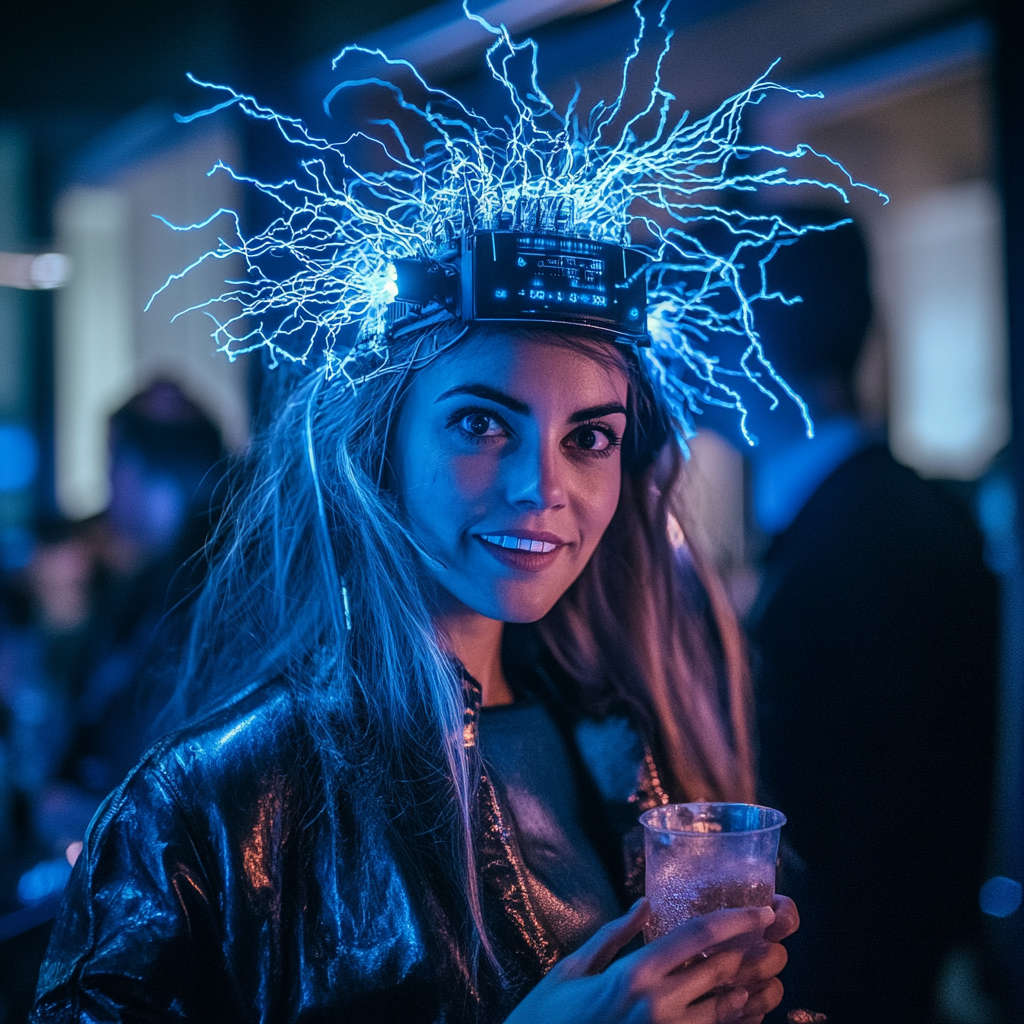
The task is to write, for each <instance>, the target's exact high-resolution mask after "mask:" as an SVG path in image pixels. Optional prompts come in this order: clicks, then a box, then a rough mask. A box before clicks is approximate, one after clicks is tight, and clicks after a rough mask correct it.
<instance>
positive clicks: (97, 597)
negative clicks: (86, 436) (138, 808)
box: [0, 380, 224, 1021]
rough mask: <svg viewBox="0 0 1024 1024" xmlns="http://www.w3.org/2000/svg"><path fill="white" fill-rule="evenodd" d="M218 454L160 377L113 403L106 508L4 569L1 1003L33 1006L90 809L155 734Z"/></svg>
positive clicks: (52, 525)
mask: <svg viewBox="0 0 1024 1024" xmlns="http://www.w3.org/2000/svg"><path fill="white" fill-rule="evenodd" d="M223 455H224V452H223V448H222V445H221V438H220V432H219V430H218V428H217V427H216V426H215V425H214V424H213V423H212V422H211V421H210V419H209V418H208V417H207V416H206V415H204V414H203V413H202V412H201V411H200V410H199V408H198V407H197V406H196V405H195V404H194V403H193V402H192V401H191V400H190V399H189V398H188V397H186V395H185V394H184V393H183V392H182V390H181V389H180V387H179V386H178V385H176V384H174V383H171V382H169V381H163V380H160V381H156V382H154V383H153V384H151V385H149V386H148V387H147V388H146V389H145V390H144V391H142V392H141V393H140V394H138V395H136V396H135V397H134V398H132V399H131V400H130V401H129V402H128V403H127V404H126V405H125V406H123V407H122V408H121V409H119V410H118V411H117V412H116V413H114V415H113V416H112V417H111V418H110V430H109V458H110V462H109V465H110V501H109V505H108V507H107V509H106V510H105V511H104V512H102V513H101V514H99V515H97V516H94V517H92V518H90V519H87V520H85V521H83V522H78V523H74V522H67V521H63V520H47V521H45V522H42V523H40V524H39V527H38V531H37V532H38V542H37V544H36V547H35V550H34V552H33V556H32V559H31V561H30V563H29V564H28V566H27V567H26V569H25V570H24V571H23V572H22V573H19V574H16V575H10V576H8V578H7V580H6V585H5V587H4V592H3V602H2V607H0V614H2V620H0V627H2V629H0V782H2V783H3V787H2V790H0V813H2V814H3V816H4V819H3V822H2V824H3V829H2V834H0V851H2V852H3V853H4V854H5V857H4V860H3V868H2V869H0V884H2V886H3V889H2V905H3V907H4V909H5V911H9V910H10V908H11V907H18V906H21V907H22V908H23V909H22V911H15V912H14V913H13V914H11V917H9V918H7V919H5V920H6V921H7V922H8V924H7V927H8V928H9V929H10V930H11V931H12V932H14V933H15V934H14V935H12V936H10V937H9V936H7V935H5V934H3V933H2V932H0V941H3V947H2V953H3V962H4V970H3V972H2V973H3V974H4V975H5V977H4V978H3V981H2V984H0V1011H4V1007H5V1005H6V1006H7V1007H8V1008H9V1009H8V1010H7V1011H5V1012H7V1013H8V1015H10V1014H15V1015H17V1014H21V1011H22V1009H24V1011H25V1013H27V1009H28V1006H29V1005H30V1003H31V999H32V995H33V992H34V987H35V974H36V972H37V971H38V966H39V962H40V960H41V958H42V954H43V952H44V950H45V945H46V933H45V929H44V928H43V927H42V924H43V923H45V921H46V920H47V919H48V917H49V916H51V915H52V913H53V911H54V910H55V909H56V901H57V899H58V898H59V896H60V893H61V891H62V890H63V886H64V883H65V881H66V879H67V876H68V874H69V873H70V870H71V866H72V864H73V862H74V859H75V856H76V854H77V851H78V849H80V844H81V840H82V838H83V837H84V835H85V829H86V827H87V825H88V823H89V821H90V819H91V818H92V816H93V814H94V813H95V811H96V809H97V807H98V806H99V804H100V802H101V801H102V799H103V798H104V797H105V796H106V794H107V793H108V792H109V791H110V790H111V789H112V788H113V787H114V786H115V785H117V783H118V782H119V781H120V780H121V779H122V778H123V777H124V776H125V774H127V772H128V771H129V769H130V768H131V767H132V765H133V764H134V763H135V761H136V760H137V759H138V757H139V756H140V754H141V753H142V751H143V750H144V749H145V747H146V746H147V745H148V743H149V742H150V741H151V739H152V738H153V730H154V727H155V723H156V720H157V716H158V713H159V711H160V708H161V707H162V705H163V703H164V700H165V696H166V695H165V693H164V692H163V689H162V683H163V680H164V679H165V678H166V677H167V676H169V675H170V674H172V672H173V664H174V658H175V656H176V649H177V641H178V637H179V636H180V635H181V627H182V626H183V624H184V619H185V617H186V615H187V608H188V604H189V598H190V595H191V594H192V592H193V591H194V589H195V588H196V587H197V586H198V584H199V583H200V582H201V580H202V575H203V570H204V567H205V562H204V561H203V559H202V557H201V554H200V553H201V549H202V547H203V544H204V543H205V540H206V535H207V532H208V531H209V528H210V526H211V508H215V507H216V501H215V494H214V492H215V484H216V481H217V480H218V479H219V475H218V473H217V471H216V467H217V466H218V464H219V463H220V462H221V460H222V458H223ZM19 913H21V914H22V917H21V918H19V917H18V914H19ZM22 1016H23V1014H22ZM6 1019H8V1017H5V1016H4V1015H3V1013H2V1012H0V1021H5V1020H6ZM9 1019H17V1018H16V1016H15V1017H9Z"/></svg>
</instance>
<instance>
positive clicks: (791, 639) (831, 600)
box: [748, 210, 999, 1022]
mask: <svg viewBox="0 0 1024 1024" xmlns="http://www.w3.org/2000/svg"><path fill="white" fill-rule="evenodd" d="M790 216H791V217H792V219H793V220H795V221H796V222H799V223H820V224H828V223H833V222H834V221H835V220H836V219H837V217H836V214H835V212H834V211H825V210H793V211H791V214H790ZM868 269H869V268H868V258H867V253H866V248H865V245H864V241H863V238H862V236H861V233H860V231H859V230H858V228H857V227H856V225H853V224H849V225H846V226H844V227H841V228H839V229H837V230H835V231H831V232H824V233H813V234H810V235H809V236H808V237H806V238H805V239H803V240H801V243H800V245H798V246H792V247H788V248H785V249H783V250H782V251H780V252H779V254H778V255H777V257H776V258H775V260H774V261H773V262H772V264H771V267H770V278H769V280H770V282H771V284H772V287H773V288H777V289H779V290H781V291H782V292H783V294H785V295H787V296H790V297H792V296H800V298H801V300H802V301H800V302H798V303H795V304H793V305H788V306H787V305H783V304H781V303H764V304H762V307H761V308H760V309H759V310H758V327H759V330H760V332H761V335H762V338H763V339H764V341H765V345H766V348H767V349H768V350H769V351H770V352H772V354H773V356H772V358H773V361H774V363H775V365H776V367H777V368H778V369H779V370H780V372H781V373H782V374H783V375H784V376H785V377H786V379H787V380H788V381H789V382H790V383H791V384H792V385H793V386H794V387H795V388H796V390H797V391H798V392H799V393H800V394H801V395H802V396H803V397H804V398H805V399H806V401H807V403H808V406H809V407H810V411H811V414H812V416H813V418H814V423H815V433H816V436H815V437H814V439H813V440H808V438H807V437H806V435H805V433H804V424H803V423H802V421H801V420H800V417H799V416H798V415H788V410H786V411H784V412H783V415H781V416H773V417H765V418H764V423H763V430H762V437H761V443H760V445H759V446H758V447H757V448H754V449H753V450H752V451H751V452H750V453H749V454H750V455H751V458H752V460H753V480H752V484H753V489H752V497H753V511H754V514H755V517H756V519H757V523H758V525H759V526H760V528H761V529H762V530H763V531H764V533H765V534H766V535H767V536H768V538H769V543H768V547H767V549H766V551H765V553H764V556H763V560H762V563H761V586H760V590H759V593H758V596H757V599H756V601H755V604H754V606H753V608H752V609H751V612H750V615H749V621H748V626H749V630H750V635H751V639H752V642H753V646H754V651H755V672H756V678H757V698H756V699H757V706H758V712H759V725H760V743H761V759H760V767H761V771H762V777H763V784H764V790H765V794H766V797H767V799H768V800H769V801H771V802H773V803H774V805H775V806H778V807H781V808H782V809H783V810H784V811H785V813H786V814H787V815H788V816H789V821H790V824H789V826H788V829H787V832H788V840H789V842H790V844H791V845H792V847H793V849H794V850H795V853H796V854H797V856H798V858H800V859H802V861H803V862H804V865H805V867H804V869H803V870H802V871H797V872H796V877H793V878H792V879H791V882H792V884H793V885H794V886H795V887H796V889H797V890H798V891H799V893H800V896H802V900H801V903H800V905H801V913H802V917H803V921H804V927H803V929H802V932H801V936H800V938H799V939H798V940H795V941H794V948H793V951H792V953H791V963H792V967H791V968H790V970H789V972H788V973H789V975H791V977H790V978H789V981H788V986H789V990H790V993H791V995H792V998H793V1000H794V1002H795V1004H796V1005H809V1006H812V1007H814V1008H816V1009H820V1010H823V1011H825V1012H826V1013H827V1014H828V1016H829V1020H830V1021H835V1022H842V1021H851V1022H857V1021H869V1020H873V1021H898V1020H908V1021H909V1020H914V1021H923V1020H926V1019H927V1020H931V1019H934V1018H933V1016H932V1015H931V1014H932V1008H933V1006H934V1001H935V996H936V982H937V979H938V976H939V972H940V968H941V966H942V963H943V960H944V958H945V957H946V956H947V955H948V954H949V953H950V952H951V951H952V950H953V948H954V947H958V946H960V947H962V946H963V945H965V944H969V943H971V942H973V941H976V940H977V938H978V933H979V928H980V924H981V915H980V912H979V910H978V905H977V894H978V889H979V886H980V885H981V882H982V880H983V877H984V876H983V870H984V868H985V866H986V854H987V852H988V842H989V839H990V835H991V805H992V788H993V769H994V762H993V757H994V747H995V704H996V694H997V678H998V636H999V611H998V593H997V587H996V582H995V579H994V577H993V575H992V574H991V573H990V571H989V570H988V569H987V568H986V566H985V563H984V561H983V545H982V538H981V536H980V533H979V531H978V529H977V528H976V526H975V525H974V523H973V521H972V519H971V517H970V515H969V514H968V512H967V510H966V509H965V508H961V507H960V505H959V503H958V502H957V501H956V500H954V498H953V497H951V496H950V494H949V493H947V491H945V490H944V489H943V487H942V486H941V485H939V484H938V483H935V482H926V481H924V480H922V479H921V478H920V477H919V476H918V475H917V474H916V473H914V472H913V471H912V470H910V469H908V468H907V467H905V466H902V465H900V464H898V463H897V462H896V461H895V460H894V459H893V457H892V455H891V454H890V452H889V448H888V447H887V445H886V443H885V437H884V433H883V431H882V429H881V428H880V427H879V426H877V425H873V424H871V423H869V422H867V421H865V419H863V418H862V417H861V416H860V415H859V414H858V403H857V399H856V397H855V391H856V389H855V372H856V369H857V365H858V361H859V359H860V356H861V354H862V349H863V346H864V341H865V337H866V336H867V333H868V329H869V325H870V324H871V320H872V303H871V294H870V286H869V274H868ZM851 922H853V924H852V926H851Z"/></svg>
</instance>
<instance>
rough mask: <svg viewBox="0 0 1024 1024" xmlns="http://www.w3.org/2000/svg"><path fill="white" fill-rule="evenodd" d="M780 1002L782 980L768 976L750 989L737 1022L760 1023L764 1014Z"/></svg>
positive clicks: (740, 1023)
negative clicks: (763, 981) (760, 983)
mask: <svg viewBox="0 0 1024 1024" xmlns="http://www.w3.org/2000/svg"><path fill="white" fill-rule="evenodd" d="M781 1002H782V982H781V981H779V979H778V978H770V979H769V980H768V981H766V982H765V983H764V984H763V985H761V986H759V987H758V988H756V989H751V990H750V993H749V996H748V998H747V1000H746V1002H745V1003H744V1006H743V1011H742V1014H741V1016H740V1017H739V1018H738V1022H739V1024H760V1021H761V1019H762V1018H763V1017H764V1015H765V1014H767V1013H771V1011H772V1010H774V1009H775V1007H776V1006H778V1005H779V1003H781Z"/></svg>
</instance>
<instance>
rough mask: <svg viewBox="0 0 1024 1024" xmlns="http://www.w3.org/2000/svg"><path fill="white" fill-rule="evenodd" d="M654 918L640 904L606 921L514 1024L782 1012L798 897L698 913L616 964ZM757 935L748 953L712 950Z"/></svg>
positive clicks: (695, 1020)
mask: <svg viewBox="0 0 1024 1024" xmlns="http://www.w3.org/2000/svg"><path fill="white" fill-rule="evenodd" d="M649 912H650V910H649V907H648V904H647V901H646V900H641V901H640V902H639V903H637V904H636V906H634V907H633V909H632V910H630V912H629V913H628V914H626V915H625V916H624V917H620V918H617V919H616V920H614V921H610V922H609V923H608V924H606V925H605V926H604V927H603V928H602V929H601V930H600V931H599V932H598V933H597V934H596V935H594V936H593V938H591V939H590V941H589V942H587V943H585V944H584V945H583V946H581V947H580V949H578V950H577V951H576V952H575V953H573V954H572V955H571V956H567V957H565V958H564V959H563V960H561V961H559V962H558V963H557V964H556V965H555V966H554V967H553V968H552V969H551V970H550V971H549V972H548V974H547V977H545V978H544V980H543V981H541V983H540V984H539V985H537V987H536V988H534V989H533V991H532V992H531V993H530V994H529V995H528V996H527V997H526V998H525V999H524V1000H523V1001H522V1002H521V1003H520V1004H519V1005H518V1006H517V1007H516V1008H515V1010H514V1011H513V1012H512V1015H511V1016H510V1017H509V1018H508V1020H507V1022H506V1024H589V1022H591V1021H593V1022H595V1024H596V1022H600V1024H613V1022H614V1024H670V1022H671V1024H726V1022H729V1024H732V1022H737V1024H738V1022H742V1024H756V1022H758V1021H760V1020H761V1018H762V1017H763V1016H764V1015H765V1014H766V1013H767V1012H768V1011H769V1010H772V1009H774V1008H775V1007H776V1006H778V1004H779V1001H780V1000H781V999H782V984H781V982H779V980H778V978H776V975H777V974H778V973H779V971H781V970H782V968H783V967H784V966H785V964H786V951H785V949H783V947H782V946H781V945H779V941H780V940H781V939H784V938H785V937H786V936H787V935H791V934H792V933H793V932H794V931H796V929H797V926H798V924H799V917H798V915H797V912H796V906H795V905H794V903H793V901H792V900H791V899H789V898H788V897H786V896H776V897H775V901H774V903H773V906H772V907H771V908H768V907H751V908H747V909H743V910H718V911H716V912H715V913H713V914H706V915H704V916H703V917H695V918H693V919H692V920H690V921H686V922H684V923H683V924H681V925H680V926H679V927H678V928H676V929H675V930H674V931H672V932H670V933H669V934H668V935H665V936H662V937H661V938H660V939H655V940H654V941H653V942H651V943H650V944H649V945H646V946H644V947H643V949H639V950H637V951H636V952H635V953H630V954H628V955H627V956H624V957H622V958H621V959H620V960H615V955H616V954H617V953H618V952H619V950H621V949H622V947H623V946H625V945H626V943H628V942H629V941H630V940H631V939H632V938H633V937H634V936H635V935H636V934H637V932H639V931H640V929H641V928H642V927H643V925H644V922H645V921H646V920H647V916H648V914H649ZM750 936H754V937H755V938H756V941H754V942H752V943H749V944H748V945H747V946H746V948H736V949H729V948H725V949H720V951H714V952H710V953H709V952H706V951H708V950H712V949H714V948H715V947H721V946H722V944H724V943H729V942H730V940H733V939H739V938H741V937H750ZM762 937H763V941H761V939H762ZM701 954H705V955H704V956H703V957H702V958H701V959H699V960H696V961H695V962H693V963H688V961H690V960H693V958H694V957H698V956H701ZM613 961H614V962H613Z"/></svg>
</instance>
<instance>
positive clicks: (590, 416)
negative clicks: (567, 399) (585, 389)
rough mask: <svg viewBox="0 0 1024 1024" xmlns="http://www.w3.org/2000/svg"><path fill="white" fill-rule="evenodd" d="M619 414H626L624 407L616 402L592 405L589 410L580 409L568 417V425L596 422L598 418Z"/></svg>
mask: <svg viewBox="0 0 1024 1024" xmlns="http://www.w3.org/2000/svg"><path fill="white" fill-rule="evenodd" d="M617 412H620V413H622V415H623V416H625V415H627V414H626V407H625V406H624V405H620V404H619V403H618V402H608V403H607V404H606V405H592V406H590V408H589V409H580V410H579V412H574V413H573V414H572V415H571V416H570V417H569V422H570V423H585V422H586V421H587V420H596V419H597V418H598V417H600V416H614V415H615V413H617Z"/></svg>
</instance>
